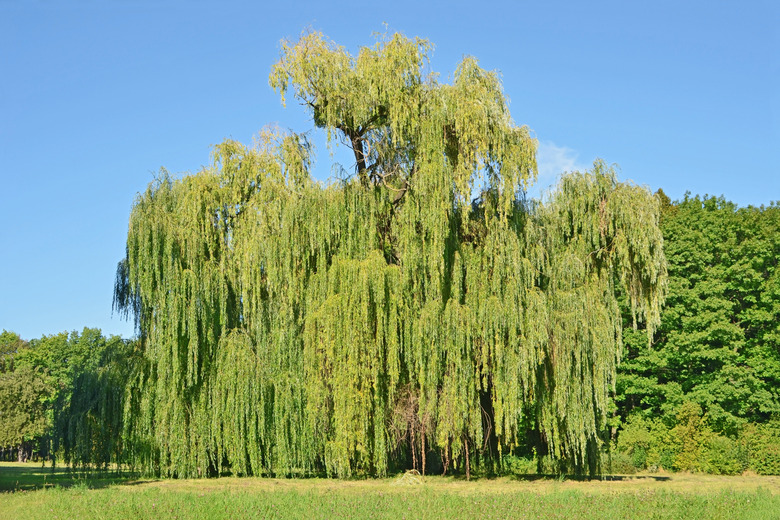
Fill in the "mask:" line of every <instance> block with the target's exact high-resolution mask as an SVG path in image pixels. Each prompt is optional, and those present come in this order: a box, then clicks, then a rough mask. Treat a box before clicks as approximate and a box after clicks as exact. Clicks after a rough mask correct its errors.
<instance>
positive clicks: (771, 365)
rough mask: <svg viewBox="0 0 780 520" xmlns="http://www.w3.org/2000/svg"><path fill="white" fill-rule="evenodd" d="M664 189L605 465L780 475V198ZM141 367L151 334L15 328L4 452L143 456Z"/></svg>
mask: <svg viewBox="0 0 780 520" xmlns="http://www.w3.org/2000/svg"><path fill="white" fill-rule="evenodd" d="M658 195H659V196H660V197H661V198H662V200H663V201H664V203H663V204H662V208H663V209H662V218H661V228H662V230H663V234H664V248H665V251H666V256H667V261H668V266H669V294H668V296H667V300H666V301H667V303H666V306H665V308H664V310H663V311H662V313H661V325H660V327H659V329H658V331H657V332H656V334H655V336H654V340H653V342H652V344H651V345H649V346H648V344H647V341H646V335H645V333H644V331H643V330H641V328H639V329H638V330H634V329H633V328H632V327H630V325H631V324H630V316H629V315H626V323H625V325H626V326H625V328H624V350H623V356H622V362H621V364H620V365H619V366H618V378H617V384H616V392H615V394H614V395H613V402H614V404H613V407H612V411H611V414H610V423H609V428H608V430H606V431H604V432H603V434H602V436H603V439H604V444H603V446H602V450H603V456H604V460H605V466H606V467H605V470H607V471H612V472H615V473H633V472H636V471H643V470H659V469H663V470H666V471H700V472H709V473H722V474H737V473H742V472H744V471H746V470H751V471H754V472H756V473H759V474H780V395H778V393H779V391H778V389H780V347H779V345H780V274H779V273H778V270H777V262H778V258H779V257H780V207H778V205H777V204H772V205H770V206H765V207H760V208H756V207H747V208H738V207H737V206H736V205H735V204H733V203H731V202H728V201H727V200H725V199H724V198H722V197H698V196H696V197H688V196H686V198H685V199H683V200H681V201H675V202H671V201H669V200H668V199H666V198H665V196H664V195H663V193H659V194H658ZM140 363H142V355H141V353H140V351H139V347H138V344H137V340H126V339H121V338H118V337H115V336H114V337H110V338H106V337H104V336H102V335H101V333H100V331H99V330H95V329H84V330H83V331H82V332H80V333H77V332H73V333H71V334H67V333H62V334H57V335H54V336H44V337H42V338H37V339H32V340H29V341H25V340H22V339H21V338H19V337H18V335H16V334H14V333H12V332H8V331H3V333H2V335H0V371H1V372H2V373H0V413H1V414H2V417H3V420H2V421H0V446H2V447H3V448H2V458H3V460H17V458H20V457H25V458H31V457H32V458H34V459H35V460H40V459H42V458H43V459H47V460H56V461H57V463H58V464H71V465H73V466H74V467H76V468H83V467H90V468H93V467H94V468H100V467H109V464H111V463H114V462H117V463H120V464H125V465H128V466H129V465H132V463H133V459H132V450H133V448H132V447H130V446H128V445H127V440H126V439H125V438H124V423H123V416H124V412H125V409H124V407H125V402H126V397H125V389H126V388H127V386H128V384H129V380H130V379H131V378H132V377H134V376H137V375H136V374H135V370H137V367H138V365H139V364H140ZM534 456H535V454H534V452H533V448H532V447H531V446H524V447H523V446H521V447H517V448H514V449H512V450H508V451H507V452H506V453H505V454H504V456H503V458H502V465H501V467H500V468H499V471H500V472H503V473H521V474H523V473H532V472H535V471H536V470H537V461H536V460H534ZM551 470H552V468H551ZM491 471H492V469H491Z"/></svg>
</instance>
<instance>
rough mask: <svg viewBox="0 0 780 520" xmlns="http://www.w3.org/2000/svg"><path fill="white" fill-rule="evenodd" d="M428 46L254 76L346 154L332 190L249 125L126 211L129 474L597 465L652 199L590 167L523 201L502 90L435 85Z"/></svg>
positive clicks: (637, 308)
mask: <svg viewBox="0 0 780 520" xmlns="http://www.w3.org/2000/svg"><path fill="white" fill-rule="evenodd" d="M429 52H430V45H429V44H428V43H427V42H426V41H423V40H419V39H407V38H405V37H403V36H399V35H395V36H393V37H390V38H387V37H385V38H381V39H380V40H379V41H378V42H377V43H376V44H375V45H374V46H373V47H366V48H362V49H360V51H359V53H358V54H357V55H356V56H354V55H351V54H350V53H348V52H347V51H346V50H345V49H343V48H342V47H339V46H337V45H335V44H334V43H332V42H330V41H328V40H327V39H325V38H324V37H323V36H322V35H320V34H316V33H312V34H306V35H304V36H303V37H302V38H301V39H300V40H299V41H298V42H295V43H285V44H283V46H282V49H281V56H280V60H279V61H278V62H277V63H276V64H275V65H274V66H273V69H272V72H271V76H270V84H271V86H272V87H273V88H274V89H276V90H277V91H278V92H279V93H280V94H281V97H282V100H283V102H284V100H285V99H286V98H287V97H288V96H292V97H293V98H294V99H296V100H298V101H299V102H300V103H301V104H303V105H304V106H305V107H306V108H307V109H308V111H309V113H310V114H311V116H312V118H313V121H314V124H315V125H316V126H317V127H319V128H322V129H324V130H325V131H326V132H327V136H328V139H329V140H333V141H337V142H340V143H343V144H344V145H346V146H347V147H348V148H349V149H350V150H351V151H352V153H353V154H354V175H351V176H349V177H348V178H346V179H344V180H342V181H340V182H337V183H334V184H330V185H327V186H325V185H322V184H320V183H317V182H315V181H314V180H312V177H311V175H310V172H311V162H312V150H311V146H310V145H309V143H308V141H307V139H306V137H305V135H298V134H285V133H281V132H273V131H266V132H264V133H262V134H261V136H260V138H259V139H258V140H257V142H256V144H255V145H254V146H252V147H248V146H244V145H242V144H240V143H237V142H234V141H226V142H224V143H222V144H220V145H218V146H216V147H215V149H214V152H213V163H212V165H211V166H210V167H209V168H206V169H204V170H203V171H201V172H199V173H197V174H195V175H189V176H186V177H184V178H181V179H174V178H172V177H170V176H169V175H168V174H167V173H165V172H163V173H162V174H161V175H160V177H159V178H158V179H157V180H156V181H155V182H153V183H152V184H151V185H150V186H149V187H148V189H147V190H146V192H145V193H143V194H141V195H139V197H138V198H137V200H136V203H135V205H134V207H133V210H132V214H131V217H130V224H129V232H128V239H127V256H126V258H125V259H124V260H123V261H122V262H120V264H119V267H118V273H117V283H116V290H115V299H116V304H117V305H118V306H119V308H121V309H123V310H124V311H125V312H127V313H128V314H131V315H133V316H134V317H135V319H136V323H137V327H138V331H139V336H140V341H141V343H142V345H143V350H144V359H145V361H144V365H143V369H142V370H138V371H137V374H136V376H135V378H134V381H133V384H132V385H131V388H130V389H129V391H128V398H127V399H126V405H125V406H126V408H125V421H124V423H123V424H124V427H125V435H126V437H127V439H128V441H127V444H128V446H132V448H128V449H129V450H131V451H132V457H133V460H134V461H135V462H136V464H137V465H139V466H140V467H141V468H143V469H145V470H147V471H150V472H155V473H160V474H164V475H173V476H199V475H201V476H202V475H209V474H219V473H220V472H222V471H225V470H229V471H231V472H232V473H233V474H253V475H302V474H312V473H319V472H323V471H325V472H327V473H328V474H331V475H338V476H348V475H354V474H365V475H384V474H386V473H387V472H388V470H389V469H392V468H402V467H409V466H414V467H417V468H419V469H421V470H422V471H425V470H426V466H427V460H426V459H427V458H428V457H429V456H430V454H438V457H440V459H441V461H442V462H443V469H444V471H447V470H448V468H451V467H452V468H458V469H462V468H464V467H465V469H466V471H467V472H468V470H469V469H468V468H469V464H470V463H473V461H474V460H475V459H476V460H480V461H483V462H488V463H489V462H491V461H493V462H496V461H499V460H500V456H501V454H502V453H506V452H508V450H511V449H512V448H513V447H515V446H517V445H518V444H521V443H524V442H526V439H527V438H528V435H529V432H533V433H534V434H535V435H536V437H535V438H536V439H537V442H538V444H539V447H540V449H541V450H542V452H543V453H547V454H549V456H550V457H552V458H553V459H555V460H556V461H559V462H560V463H561V465H562V466H561V467H565V468H567V470H571V471H576V472H584V471H590V472H591V473H594V472H597V471H598V450H599V446H600V443H601V441H600V435H601V434H602V432H603V430H604V427H605V422H606V414H607V408H608V406H607V405H608V396H609V391H610V388H611V387H612V385H613V384H614V379H615V367H616V364H617V363H618V361H619V357H620V351H621V343H620V342H621V313H620V309H619V305H618V298H617V296H616V294H622V295H625V297H626V298H627V301H628V302H629V305H630V307H631V309H632V311H633V313H634V315H635V316H636V318H637V319H641V320H644V321H645V322H646V324H647V328H648V330H649V331H650V333H651V334H652V330H653V328H654V327H655V326H656V325H657V324H658V321H659V306H660V304H661V302H662V300H663V297H664V292H665V283H666V267H665V265H666V264H665V259H664V256H663V252H662V238H661V234H660V231H659V228H658V202H657V201H656V200H655V198H653V196H651V195H650V194H649V193H648V192H647V191H646V190H644V189H641V188H638V187H636V186H633V185H629V184H624V183H620V182H618V181H617V180H616V177H615V174H614V172H613V171H612V170H610V169H609V168H607V167H606V166H605V165H604V164H602V163H596V164H595V165H594V168H593V170H592V171H590V172H586V173H575V174H571V175H568V176H565V177H563V178H562V180H561V182H560V184H559V186H558V188H557V190H555V191H554V193H553V194H552V195H551V197H550V199H549V201H548V202H546V203H544V204H541V203H533V204H530V203H527V202H525V198H524V195H523V194H524V190H525V188H526V187H527V186H528V185H529V184H530V183H531V182H533V181H534V179H535V176H536V159H535V154H536V141H535V139H534V138H533V137H532V136H531V134H530V131H529V130H528V128H526V127H524V126H518V125H516V124H515V123H514V122H513V120H512V118H511V116H510V114H509V109H508V105H507V101H506V98H505V96H504V94H503V91H502V86H501V82H500V80H499V78H498V75H497V74H496V73H495V72H489V71H485V70H484V69H482V68H480V67H479V65H478V64H477V61H476V60H474V59H473V58H466V59H464V60H463V62H462V63H461V64H460V65H459V67H458V68H457V70H456V72H455V74H454V78H453V81H452V83H451V84H445V83H440V82H439V81H438V80H437V78H436V76H435V75H426V74H425V70H426V69H427V67H428V62H427V59H428V53H429Z"/></svg>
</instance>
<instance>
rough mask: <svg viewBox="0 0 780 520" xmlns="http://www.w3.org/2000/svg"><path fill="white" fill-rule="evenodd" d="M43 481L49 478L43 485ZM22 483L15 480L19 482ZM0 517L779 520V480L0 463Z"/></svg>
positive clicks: (753, 477)
mask: <svg viewBox="0 0 780 520" xmlns="http://www.w3.org/2000/svg"><path fill="white" fill-rule="evenodd" d="M44 477H46V478H45V482H44ZM17 483H18V484H17ZM0 489H2V490H3V492H2V493H0V518H13V519H19V520H23V519H27V518H62V519H68V520H69V519H73V518H101V519H114V518H115V519H120V518H121V519H125V518H148V519H157V518H180V519H188V520H190V519H200V518H234V519H248V518H280V519H281V518H306V519H319V518H323V519H325V518H337V519H339V520H348V519H352V518H355V519H358V518H410V519H411V518H415V519H416V518H486V519H491V518H501V519H504V518H545V519H548V518H566V519H569V518H583V519H591V518H592V519H605V518H606V519H609V520H615V519H621V518H632V519H633V518H658V519H663V518H669V519H680V518H701V519H718V518H723V519H742V518H745V519H753V518H756V519H763V518H766V519H778V518H780V479H778V478H777V477H756V476H750V477H712V476H697V475H663V476H641V477H631V478H624V479H616V480H609V481H559V480H551V479H535V480H522V479H521V480H518V479H505V478H502V479H480V480H475V481H471V482H465V481H463V480H461V479H453V478H443V477H427V478H426V479H425V481H424V482H423V483H421V484H413V485H401V484H399V482H398V479H383V480H365V481H337V480H326V479H306V480H277V479H256V478H246V479H239V478H222V479H212V480H160V481H142V480H133V479H123V480H119V479H116V478H112V477H111V476H108V477H105V476H104V478H82V477H79V476H77V475H70V474H68V473H67V472H66V471H63V470H57V471H55V472H51V470H50V469H49V468H45V469H42V468H41V467H40V466H33V465H30V464H28V465H20V464H0Z"/></svg>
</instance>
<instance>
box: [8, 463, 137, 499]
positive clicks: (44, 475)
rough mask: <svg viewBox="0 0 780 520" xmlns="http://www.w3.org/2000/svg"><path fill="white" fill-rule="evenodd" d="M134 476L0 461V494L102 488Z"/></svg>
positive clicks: (134, 480)
mask: <svg viewBox="0 0 780 520" xmlns="http://www.w3.org/2000/svg"><path fill="white" fill-rule="evenodd" d="M137 479H138V475H137V474H134V473H130V472H127V471H123V472H117V471H112V470H90V471H80V470H73V469H71V468H68V467H60V466H58V467H54V468H53V467H51V466H50V465H46V466H44V465H41V464H39V463H34V462H28V463H2V464H0V493H14V492H18V491H35V490H38V489H46V488H55V487H61V488H71V487H83V488H86V489H103V488H107V487H109V486H116V485H133V484H137V483H138V480H137Z"/></svg>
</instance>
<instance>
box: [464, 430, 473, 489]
mask: <svg viewBox="0 0 780 520" xmlns="http://www.w3.org/2000/svg"><path fill="white" fill-rule="evenodd" d="M463 447H464V448H465V449H466V480H471V464H470V463H469V441H468V440H467V439H463Z"/></svg>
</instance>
